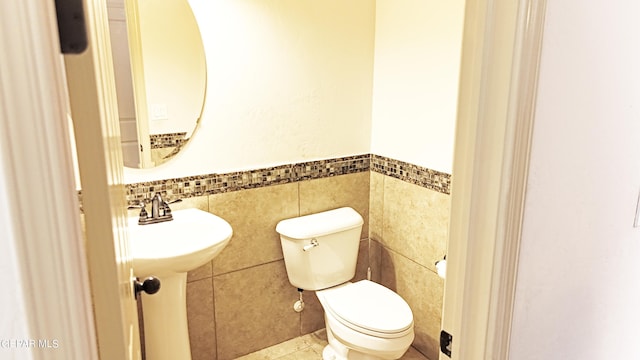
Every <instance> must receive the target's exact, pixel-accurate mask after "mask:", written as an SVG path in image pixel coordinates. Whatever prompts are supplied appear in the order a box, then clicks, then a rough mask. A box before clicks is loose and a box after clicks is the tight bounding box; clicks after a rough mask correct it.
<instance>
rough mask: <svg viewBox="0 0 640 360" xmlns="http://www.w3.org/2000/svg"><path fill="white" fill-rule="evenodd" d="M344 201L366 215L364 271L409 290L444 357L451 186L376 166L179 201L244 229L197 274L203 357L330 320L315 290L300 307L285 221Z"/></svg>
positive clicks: (197, 355) (197, 352)
mask: <svg viewBox="0 0 640 360" xmlns="http://www.w3.org/2000/svg"><path fill="white" fill-rule="evenodd" d="M340 206H351V207H353V208H354V209H356V210H357V211H358V212H359V213H360V214H362V216H363V217H364V218H365V225H364V228H363V232H362V239H363V240H362V241H361V245H360V254H359V258H358V267H357V271H356V279H363V278H365V277H366V273H367V267H368V266H371V269H372V280H374V281H377V282H380V283H382V284H384V285H386V286H387V287H389V288H391V289H393V290H396V291H397V292H398V293H399V294H400V295H401V296H402V297H403V298H405V299H406V300H407V302H408V303H409V305H410V306H411V308H412V310H413V312H414V319H415V330H416V340H415V341H414V347H415V348H416V349H418V350H419V351H420V352H422V353H423V354H425V355H427V356H428V357H430V358H432V359H435V358H437V356H436V355H435V354H437V341H436V340H437V338H438V334H439V328H440V318H441V307H442V286H443V281H442V279H440V278H439V277H438V276H437V275H436V273H435V266H434V262H435V261H436V260H438V259H440V258H441V257H442V256H443V255H444V249H445V243H446V235H447V226H448V219H449V195H446V194H441V193H438V192H435V191H432V190H429V189H425V188H423V187H420V186H417V185H413V184H409V183H406V182H403V181H401V180H398V179H395V178H392V177H388V176H385V175H382V174H379V173H375V172H368V171H367V172H362V173H356V174H349V175H341V176H335V177H328V178H322V179H314V180H307V181H302V182H296V183H289V184H283V185H274V186H269V187H263V188H257V189H249V190H240V191H234V192H227V193H221V194H215V195H210V196H203V197H196V198H187V199H184V200H183V202H182V203H177V204H174V205H173V206H172V207H173V208H175V209H180V208H189V207H196V208H199V209H202V210H206V211H210V212H213V213H215V214H216V215H219V216H221V217H223V218H224V219H226V220H227V221H229V223H230V224H231V226H232V227H233V229H234V235H233V238H232V239H231V242H230V243H229V245H228V247H227V248H226V249H225V250H223V252H222V253H221V254H220V255H219V256H218V257H217V258H216V259H214V260H213V261H212V262H211V263H209V264H207V265H205V266H203V267H201V268H199V269H196V270H194V271H192V272H190V273H189V276H188V283H187V307H188V317H189V332H190V339H191V348H192V352H193V359H194V360H198V359H217V360H226V359H233V358H235V357H238V356H241V355H244V354H247V353H250V352H253V351H256V350H259V349H262V348H265V347H268V346H270V345H273V344H277V343H280V342H283V341H285V340H289V339H291V338H294V337H297V336H299V335H303V334H307V333H310V332H313V331H315V330H317V329H320V328H323V327H324V319H323V311H322V307H321V306H320V304H319V302H318V300H317V298H316V296H315V294H314V293H313V292H305V294H304V300H305V303H306V307H305V310H304V311H303V312H302V313H300V314H298V313H296V312H294V311H293V304H294V302H295V301H296V300H297V299H298V292H297V289H296V288H295V287H293V286H292V285H291V284H290V283H289V281H288V278H287V274H286V270H285V267H284V260H283V256H282V250H281V246H280V240H279V236H278V234H277V233H276V232H275V226H276V224H277V222H278V221H280V220H282V219H286V218H290V217H294V216H299V215H306V214H310V213H314V212H319V211H324V210H329V209H333V208H337V207H340ZM130 214H131V215H135V211H132V212H131V213H130ZM369 238H371V240H369ZM370 249H371V250H370Z"/></svg>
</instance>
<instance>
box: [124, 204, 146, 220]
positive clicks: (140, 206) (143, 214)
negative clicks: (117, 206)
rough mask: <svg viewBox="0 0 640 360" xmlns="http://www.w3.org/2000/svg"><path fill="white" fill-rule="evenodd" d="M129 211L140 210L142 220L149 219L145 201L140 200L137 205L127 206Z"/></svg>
mask: <svg viewBox="0 0 640 360" xmlns="http://www.w3.org/2000/svg"><path fill="white" fill-rule="evenodd" d="M127 209H140V218H141V219H142V218H146V217H147V215H148V214H147V208H146V204H145V202H144V200H140V201H138V203H137V204H133V205H129V206H127Z"/></svg>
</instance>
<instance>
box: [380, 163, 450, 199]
mask: <svg viewBox="0 0 640 360" xmlns="http://www.w3.org/2000/svg"><path fill="white" fill-rule="evenodd" d="M371 171H375V172H377V173H380V174H384V175H387V176H391V177H394V178H396V179H400V180H402V181H406V182H408V183H411V184H415V185H418V186H422V187H425V188H427V189H431V190H435V191H438V192H441V193H444V194H450V193H451V175H450V174H447V173H443V172H439V171H436V170H431V169H427V168H425V167H422V166H418V165H413V164H409V163H406V162H404V161H400V160H394V159H390V158H387V157H384V156H379V155H373V154H372V155H371Z"/></svg>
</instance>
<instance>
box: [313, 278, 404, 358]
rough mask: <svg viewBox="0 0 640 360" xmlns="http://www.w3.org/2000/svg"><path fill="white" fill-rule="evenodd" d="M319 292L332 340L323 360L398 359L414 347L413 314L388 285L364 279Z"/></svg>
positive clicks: (329, 337)
mask: <svg viewBox="0 0 640 360" xmlns="http://www.w3.org/2000/svg"><path fill="white" fill-rule="evenodd" d="M316 294H317V296H318V299H319V300H320V303H321V304H322V307H323V308H324V311H325V325H326V329H327V338H328V340H329V345H327V347H326V348H325V350H324V351H323V359H324V360H344V359H349V360H375V359H399V358H400V357H402V355H403V354H404V353H405V352H406V351H407V349H409V346H411V343H412V342H413V339H414V337H415V335H414V330H413V313H412V312H411V309H410V308H409V305H408V304H407V303H406V302H405V301H404V299H402V298H401V297H400V296H399V295H398V294H396V293H395V292H393V291H391V290H389V289H388V288H386V287H384V286H382V285H379V284H377V283H374V282H371V281H368V280H362V281H358V282H356V283H346V284H343V285H339V286H336V287H333V288H329V289H326V290H320V291H317V292H316Z"/></svg>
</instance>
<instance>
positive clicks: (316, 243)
mask: <svg viewBox="0 0 640 360" xmlns="http://www.w3.org/2000/svg"><path fill="white" fill-rule="evenodd" d="M316 246H320V243H318V240H316V239H315V238H313V239H311V242H310V243H309V244H308V245H305V246H303V247H302V251H309V250H311V249H313V248H314V247H316Z"/></svg>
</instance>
